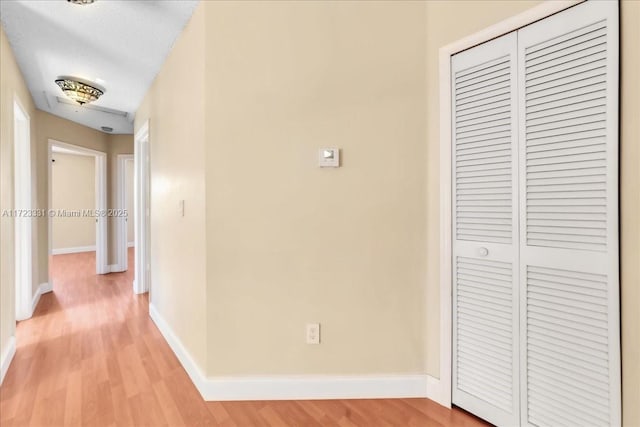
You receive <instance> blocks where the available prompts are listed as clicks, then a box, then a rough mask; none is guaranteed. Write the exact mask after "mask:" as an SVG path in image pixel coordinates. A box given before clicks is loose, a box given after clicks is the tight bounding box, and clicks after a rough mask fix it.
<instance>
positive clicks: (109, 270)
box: [107, 264, 126, 273]
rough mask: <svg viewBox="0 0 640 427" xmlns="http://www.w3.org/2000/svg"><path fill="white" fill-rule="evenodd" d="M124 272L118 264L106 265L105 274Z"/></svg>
mask: <svg viewBox="0 0 640 427" xmlns="http://www.w3.org/2000/svg"><path fill="white" fill-rule="evenodd" d="M123 271H126V270H125V269H124V267H122V266H121V265H120V264H111V265H107V273H122V272H123Z"/></svg>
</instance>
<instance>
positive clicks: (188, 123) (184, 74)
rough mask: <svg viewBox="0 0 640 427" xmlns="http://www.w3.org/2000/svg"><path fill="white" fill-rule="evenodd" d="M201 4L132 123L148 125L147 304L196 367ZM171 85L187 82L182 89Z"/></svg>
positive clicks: (199, 350)
mask: <svg viewBox="0 0 640 427" xmlns="http://www.w3.org/2000/svg"><path fill="white" fill-rule="evenodd" d="M205 3H206V2H201V3H200V5H199V6H198V7H197V9H196V11H195V12H194V15H193V16H192V18H191V21H190V22H189V25H188V26H187V27H186V29H185V31H184V32H183V33H182V35H181V36H180V38H179V39H178V40H177V41H176V43H175V45H174V47H173V50H172V51H171V53H170V54H169V56H168V57H167V60H166V62H165V63H164V65H163V66H162V69H161V71H160V72H159V74H158V76H157V77H156V80H155V82H154V83H153V85H152V87H151V88H150V89H149V92H148V93H147V95H146V96H145V99H144V100H143V102H142V105H141V106H140V108H139V109H138V111H137V113H136V122H135V124H136V129H139V128H140V127H141V126H142V125H143V124H144V123H145V121H147V120H149V121H150V137H149V138H150V164H151V206H150V208H151V225H150V227H151V251H150V252H151V281H152V286H151V302H152V304H153V305H154V307H155V308H156V309H157V310H158V311H159V312H160V314H161V315H162V317H163V318H164V319H165V320H166V321H167V322H168V324H169V325H170V326H171V328H172V330H173V331H174V332H175V334H176V335H177V336H178V338H179V339H180V340H181V341H182V343H183V344H184V345H185V347H186V348H187V349H188V351H189V353H190V354H191V355H192V357H193V358H194V360H195V362H196V363H197V364H198V365H199V366H200V367H201V368H202V369H204V367H205V363H206V351H207V336H206V330H207V321H206V317H205V311H206V309H207V307H206V277H205V262H206V248H205V238H206V235H205V232H204V231H205V216H204V213H205V200H204V197H205V194H204V186H205V179H204V178H205V177H204V174H205V157H204V154H205V151H204V150H205V149H204V145H205V139H204V126H205V117H204V109H205V98H204V82H205V81H204V55H203V54H204V9H205ZM176 82H189V83H188V87H189V89H188V90H186V91H185V89H184V87H182V86H181V85H177V84H176ZM180 200H184V201H185V216H184V217H182V216H180V215H179V210H178V207H179V202H180Z"/></svg>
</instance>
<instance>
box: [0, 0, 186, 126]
mask: <svg viewBox="0 0 640 427" xmlns="http://www.w3.org/2000/svg"><path fill="white" fill-rule="evenodd" d="M197 4H198V1H197V0H178V1H171V0H159V1H154V0H97V1H96V2H95V3H93V4H91V5H84V6H83V5H75V4H72V3H69V2H67V1H66V0H11V1H0V20H1V21H2V26H3V27H4V30H5V32H6V34H7V37H8V39H9V43H10V44H11V47H12V49H13V51H14V53H15V56H16V59H17V61H18V65H19V66H20V70H21V71H22V74H23V75H24V78H25V80H26V82H27V86H28V87H29V90H30V91H31V95H32V96H33V99H34V101H35V103H36V105H37V107H38V108H39V109H41V110H44V111H47V112H50V113H52V114H55V115H57V116H60V117H64V118H66V119H69V120H73V121H74V122H77V123H80V124H83V125H86V126H89V127H92V128H94V129H98V130H100V128H101V126H108V127H112V128H113V133H132V132H133V116H134V114H135V111H136V110H137V108H138V107H139V105H140V102H142V99H143V97H144V95H145V93H146V92H147V90H148V89H149V86H150V85H151V83H152V82H153V79H154V78H155V76H156V74H157V73H158V71H159V70H160V67H161V66H162V63H163V62H164V60H165V58H166V56H167V54H168V53H169V51H170V50H171V47H172V46H173V43H174V41H175V40H176V39H177V37H178V35H179V34H180V32H181V31H182V29H183V28H184V27H185V25H186V24H187V22H188V21H189V18H190V17H191V14H192V13H193V10H194V9H195V7H196V5H197ZM0 59H1V58H0ZM63 75H69V76H75V77H81V78H83V79H86V80H90V81H93V82H96V83H98V84H99V85H101V86H102V87H104V88H105V89H106V92H105V94H104V95H103V96H102V97H101V98H100V99H98V100H97V101H95V102H93V103H91V104H88V106H85V107H80V106H78V105H73V103H69V102H67V101H68V98H66V97H65V95H64V94H63V93H62V91H61V90H60V88H59V87H58V86H57V85H56V84H55V83H54V80H55V79H56V78H57V77H58V76H63Z"/></svg>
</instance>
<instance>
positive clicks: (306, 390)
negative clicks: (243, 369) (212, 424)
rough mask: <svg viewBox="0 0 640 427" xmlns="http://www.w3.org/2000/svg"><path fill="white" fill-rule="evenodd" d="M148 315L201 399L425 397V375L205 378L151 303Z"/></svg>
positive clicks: (426, 378)
mask: <svg viewBox="0 0 640 427" xmlns="http://www.w3.org/2000/svg"><path fill="white" fill-rule="evenodd" d="M149 315H150V316H151V318H152V319H153V321H154V322H155V324H156V325H157V326H158V329H159V330H160V332H161V333H162V335H163V336H164V338H165V339H166V340H167V343H168V344H169V346H170V347H171V349H172V350H173V352H174V353H175V355H176V356H177V358H178V360H179V361H180V363H181V364H182V366H183V367H184V369H185V370H186V371H187V374H188V375H189V377H190V378H191V381H193V383H194V385H195V386H196V388H197V389H198V391H199V392H200V394H201V395H202V397H203V398H204V399H205V400H305V399H373V398H407V397H427V390H428V376H427V375H425V374H400V375H357V376H356V375H351V376H345V375H340V376H337V375H336V376H334V375H301V376H264V377H262V376H255V377H219V378H208V377H206V376H205V375H204V372H203V371H202V369H200V367H199V366H198V365H197V364H196V363H195V361H194V360H193V358H192V357H191V355H190V354H189V352H188V351H187V349H186V348H185V347H184V345H183V344H182V342H180V339H179V338H178V337H177V336H176V335H175V334H174V333H173V331H172V330H171V328H170V326H169V325H168V324H167V322H166V321H165V320H164V319H163V318H162V316H161V315H160V313H159V312H158V311H157V309H156V308H155V307H154V305H153V304H149Z"/></svg>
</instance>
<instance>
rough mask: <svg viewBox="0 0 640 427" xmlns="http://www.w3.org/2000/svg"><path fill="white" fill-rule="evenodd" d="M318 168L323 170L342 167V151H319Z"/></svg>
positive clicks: (323, 149) (331, 149) (325, 149)
mask: <svg viewBox="0 0 640 427" xmlns="http://www.w3.org/2000/svg"><path fill="white" fill-rule="evenodd" d="M318 166H320V167H321V168H338V167H340V149H339V148H321V149H320V150H318Z"/></svg>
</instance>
